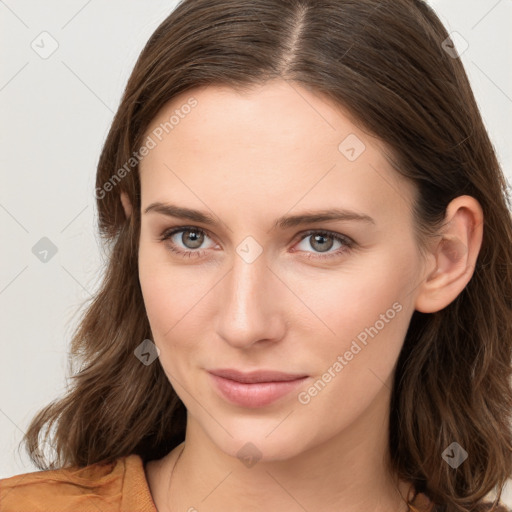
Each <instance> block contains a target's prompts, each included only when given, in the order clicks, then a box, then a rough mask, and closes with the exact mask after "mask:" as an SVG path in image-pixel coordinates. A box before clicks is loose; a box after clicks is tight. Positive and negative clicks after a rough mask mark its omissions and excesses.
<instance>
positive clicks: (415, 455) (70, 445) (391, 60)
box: [22, 0, 512, 512]
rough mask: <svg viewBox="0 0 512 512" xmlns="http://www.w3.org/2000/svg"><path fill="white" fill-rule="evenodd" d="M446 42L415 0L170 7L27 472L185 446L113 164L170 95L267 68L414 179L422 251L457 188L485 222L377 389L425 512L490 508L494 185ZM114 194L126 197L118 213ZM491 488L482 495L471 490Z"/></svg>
mask: <svg viewBox="0 0 512 512" xmlns="http://www.w3.org/2000/svg"><path fill="white" fill-rule="evenodd" d="M450 47H452V44H451V39H450V36H449V34H448V33H447V31H446V29H445V27H444V26H443V24H442V23H441V21H440V20H439V18H438V16H437V15H436V14H435V12H434V11H433V10H432V8H430V7H429V6H428V5H427V4H426V3H425V2H423V1H421V0H183V1H181V2H180V3H179V4H177V6H176V8H175V9H174V10H173V11H172V12H171V13H170V15H169V16H168V17H167V18H166V19H165V20H164V21H163V22H162V23H161V24H160V25H159V26H158V28H157V29H156V31H155V32H154V33H153V34H152V36H151V37H150V39H149V40H148V42H147V43H146V45H145V47H144V49H143V51H142V52H141V54H140V56H139V58H138V60H137V62H136V64H135V66H134V69H133V71H132V73H131V76H130V78H129V80H128V83H127V85H126V88H125V90H124V93H123V96H122V99H121V102H120V105H119V107H118V109H117V112H116V114H115V117H114V119H113V122H112V124H111V127H110V131H109V133H108V135H107V138H106V140H105V143H104V145H103V148H102V151H101V154H100V157H99V161H98V166H97V174H96V205H97V209H98V223H99V232H100V235H101V238H102V243H103V244H104V247H105V249H106V251H107V254H108V258H107V265H106V268H105V272H104V275H103V276H102V278H103V279H102V282H101V286H100V288H99V290H98V292H97V293H96V294H95V295H94V296H93V297H92V298H91V299H89V300H88V301H87V302H86V304H85V305H86V307H85V308H84V311H83V313H82V314H81V317H80V321H79V323H78V326H77V327H76V329H75V330H74V332H73V336H72V340H71V347H70V359H69V362H70V364H69V372H70V380H69V382H68V385H67V389H66V392H65V394H64V395H63V396H62V397H59V398H58V399H55V400H54V401H52V402H51V403H50V404H48V405H47V406H45V407H44V408H43V409H41V410H40V411H39V412H38V413H37V414H36V415H35V416H34V418H33V419H32V421H31V423H30V425H29V428H28V430H27V433H26V435H25V437H24V438H23V440H22V444H24V446H25V448H26V450H27V451H28V453H29V455H30V457H31V460H32V461H33V462H34V463H35V464H36V465H37V467H38V468H39V469H54V468H59V467H65V466H86V465H90V464H93V463H96V462H100V461H113V460H114V459H116V458H118V457H121V456H126V455H129V454H133V453H135V454H138V455H140V457H142V459H143V460H144V461H145V462H146V461H149V460H153V459H157V458H161V457H163V456H164V455H166V454H167V453H168V452H169V451H170V450H172V449H173V448H174V447H175V446H177V445H178V444H179V443H181V442H182V441H183V440H184V436H185V426H186V409H185V406H184V404H183V402H182V401H181V400H180V399H179V397H178V395H177V394H176V392H175V391H174V389H173V388H172V386H171V384H170V383H169V381H168V379H167V377H166V375H165V373H164V371H163V369H162V366H161V364H160V362H159V360H158V359H157V360H156V361H155V364H151V365H144V364H142V363H141V361H140V360H139V359H138V358H137V357H135V355H134V350H135V349H136V348H137V347H138V346H139V345H140V343H141V342H142V341H143V340H145V339H153V337H152V333H151V329H150V325H149V322H148V318H147V314H146V311H145V307H144V301H143V295H142V293H141V287H140V284H139V278H138V267H137V263H138V262H137V254H138V244H139V235H140V179H139V169H138V165H133V166H131V167H128V168H127V167H126V163H127V162H128V161H129V160H130V158H133V154H134V152H137V151H138V149H139V148H140V147H141V146H142V145H143V144H144V137H145V136H146V134H147V130H148V126H149V125H150V123H151V121H152V120H153V119H154V118H155V116H156V114H157V113H158V112H159V111H160V110H161V108H162V107H163V106H164V105H165V104H166V103H167V102H168V101H169V100H171V99H172V98H174V97H175V96H176V95H178V94H181V93H183V92H185V91H189V90H190V91H191V90H192V89H193V88H195V87H199V86H208V85H228V86H230V87H232V88H233V89H234V90H237V91H246V90H249V89H251V88H252V87H257V86H258V85H263V84H264V83H265V82H267V81H268V80H273V79H281V80H286V81H288V82H289V83H290V84H297V85H300V86H302V87H304V88H306V89H308V90H310V91H312V92H315V93H318V94H322V95H325V96H326V97H327V98H329V99H331V100H332V101H334V102H336V104H338V105H340V106H341V107H343V108H344V109H345V111H346V112H348V113H349V114H350V115H351V116H352V117H353V119H354V120H355V121H354V122H356V123H357V125H358V126H360V127H361V129H363V130H364V131H365V132H366V133H368V134H371V135H373V136H375V137H377V138H378V139H380V141H382V143H383V145H384V147H385V148H387V149H388V150H389V153H388V154H389V160H390V162H392V165H393V167H394V168H395V169H396V172H398V173H400V174H401V175H402V176H404V177H405V178H407V179H409V180H411V182H412V183H413V184H414V185H415V189H416V190H417V198H416V199H415V203H414V205H413V216H414V222H415V228H416V233H417V239H418V244H419V246H420V247H426V246H427V245H426V244H427V241H428V240H429V239H430V237H432V236H436V234H437V233H438V232H439V229H440V227H441V226H442V224H443V221H444V218H445V213H446V207H447V205H448V203H449V202H450V201H451V200H452V199H454V198H455V197H457V196H460V195H470V196H473V197H474V198H476V199H477V200H478V202H479V203H480V205H481V207H482V209H483V213H484V232H483V241H482V246H481V249H480V252H479V255H478V258H477V261H476V264H475V268H474V273H473V276H472V277H471V279H470V281H469V282H468V284H467V285H466V287H465V288H464V289H463V291H462V292H461V293H460V294H459V295H458V296H457V297H456V299H455V300H453V301H452V302H451V303H450V304H449V305H448V306H446V307H445V308H443V309H442V310H440V311H437V312H435V313H430V314H426V313H421V312H419V311H415V312H414V313H413V316H412V318H411V322H410V325H409V328H408V331H407V334H406V338H405V340H404V344H403V347H402V350H401V352H400V355H399V357H398V361H397V364H396V371H395V376H394V382H393V389H392V394H391V409H390V428H389V450H390V454H391V457H390V464H391V466H390V471H392V472H393V474H395V475H397V476H398V477H399V478H400V479H402V480H405V481H408V482H410V483H411V484H413V486H414V489H415V490H416V492H418V493H419V492H421V493H424V494H426V495H427V496H428V497H429V498H430V499H431V500H432V501H433V502H434V504H435V510H436V511H443V512H464V511H472V512H476V511H483V510H506V509H505V508H504V507H503V506H502V505H500V496H501V494H502V490H503V487H504V485H505V483H506V481H507V479H508V478H510V477H511V476H512V430H511V411H512V389H511V359H512V358H511V356H512V354H511V347H512V220H511V214H510V212H511V203H510V192H509V190H508V189H507V182H506V179H505V177H504V174H503V171H502V169H501V167H500V164H499V162H498V159H497V156H496V153H495V150H494V148H493V145H492V143H491V141H490V138H489V135H488V133H487V131H486V129H485V126H484V123H483V121H482V117H481V114H480V112H479V109H478V106H477V103H476V101H475V98H474V95H473V92H472V89H471V87H470V84H469V81H468V78H467V75H466V72H465V70H464V67H463V64H462V62H461V59H460V58H457V56H456V55H453V52H452V53H451V52H449V51H447V48H450ZM191 94H192V93H191ZM132 163H133V162H132ZM122 168H124V169H125V172H124V173H122V178H120V176H121V173H119V172H118V171H119V170H120V169H122ZM126 169H128V170H126ZM115 176H117V178H118V179H117V180H116V181H114V179H113V178H114V177H115ZM107 183H110V184H111V186H109V187H106V186H105V184H107ZM121 191H124V192H125V193H126V194H127V195H128V197H129V199H130V201H131V204H132V206H133V210H132V215H131V216H130V217H129V218H126V216H125V213H124V210H123V208H122V204H121V201H120V193H121ZM340 406H341V405H340ZM453 442H457V443H458V444H459V445H460V446H461V447H462V448H463V449H464V450H465V451H466V452H467V454H468V457H467V459H466V460H465V461H464V462H463V463H462V464H461V465H459V466H458V467H457V468H453V467H451V466H450V465H449V464H447V463H446V462H445V460H443V458H442V454H443V452H444V451H445V449H446V448H447V447H449V446H450V445H451V444H452V443H453ZM47 444H48V445H51V446H52V447H53V450H54V452H53V453H54V455H55V456H54V457H52V458H51V457H49V456H46V455H45V450H44V446H45V445H47ZM491 492H494V493H495V494H496V496H497V498H496V500H495V501H494V503H488V502H487V501H486V497H487V495H488V494H489V493H491Z"/></svg>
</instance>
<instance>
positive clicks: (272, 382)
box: [208, 369, 308, 408]
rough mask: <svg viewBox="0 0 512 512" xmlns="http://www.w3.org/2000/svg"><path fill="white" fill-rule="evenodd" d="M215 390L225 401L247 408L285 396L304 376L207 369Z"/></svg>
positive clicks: (305, 376)
mask: <svg viewBox="0 0 512 512" xmlns="http://www.w3.org/2000/svg"><path fill="white" fill-rule="evenodd" d="M208 373H209V374H210V376H211V378H212V381H213V382H214V384H215V389H216V390H217V391H218V392H219V393H220V395H221V396H222V397H223V398H224V399H226V400H228V401H229V402H231V403H233V404H235V405H239V406H242V407H247V408H256V407H264V406H266V405H269V404H271V403H272V402H275V401H276V400H278V399H279V398H282V397H283V396H285V395H287V394H288V393H290V392H291V391H293V390H294V389H295V388H296V387H297V386H299V385H300V384H301V383H302V382H304V380H306V379H307V378H308V376H307V375H304V374H290V373H283V372H278V371H273V370H257V371H253V372H240V371H238V370H233V369H220V370H209V371H208Z"/></svg>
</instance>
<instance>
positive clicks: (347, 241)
mask: <svg viewBox="0 0 512 512" xmlns="http://www.w3.org/2000/svg"><path fill="white" fill-rule="evenodd" d="M183 231H193V232H196V233H202V234H204V235H207V236H208V237H209V238H211V237H210V236H209V235H208V232H207V231H205V230H204V229H201V228H197V227H195V226H179V227H176V228H171V229H168V230H166V231H164V232H163V233H162V234H161V235H160V237H159V240H160V241H161V242H169V239H170V238H172V236H173V235H175V234H176V233H180V232H183ZM311 235H321V236H325V237H328V238H333V239H334V240H336V241H338V242H341V243H342V244H343V245H344V247H342V248H340V249H338V250H337V251H334V252H331V253H329V254H327V255H323V254H320V253H316V255H315V253H307V256H306V257H307V258H308V259H315V260H325V259H330V258H334V257H337V256H340V255H341V254H345V253H347V252H349V251H350V250H352V248H353V247H354V246H355V245H356V243H355V242H354V241H353V240H352V239H351V238H349V237H347V236H346V235H340V234H338V233H333V232H331V231H323V230H313V229H311V230H309V231H307V232H306V233H303V236H302V238H301V239H300V240H299V241H298V243H300V242H302V240H304V239H306V238H308V237H309V236H311ZM168 245H169V250H170V251H171V252H173V253H175V254H178V255H179V256H181V257H184V258H186V257H188V258H191V257H194V258H195V257H201V256H202V253H203V252H205V251H206V249H204V250H197V251H192V250H189V251H183V250H180V249H176V247H175V245H174V244H173V243H172V242H170V243H169V244H168ZM193 255H194V256H193Z"/></svg>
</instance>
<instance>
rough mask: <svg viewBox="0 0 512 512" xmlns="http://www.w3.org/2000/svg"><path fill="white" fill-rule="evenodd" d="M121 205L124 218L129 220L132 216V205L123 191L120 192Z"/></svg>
mask: <svg viewBox="0 0 512 512" xmlns="http://www.w3.org/2000/svg"><path fill="white" fill-rule="evenodd" d="M121 203H122V205H123V209H124V213H125V215H126V218H127V219H129V218H130V217H131V214H132V204H131V202H130V199H129V197H128V194H127V193H126V192H124V191H122V192H121Z"/></svg>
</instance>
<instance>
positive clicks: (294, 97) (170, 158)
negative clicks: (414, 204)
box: [140, 81, 414, 216]
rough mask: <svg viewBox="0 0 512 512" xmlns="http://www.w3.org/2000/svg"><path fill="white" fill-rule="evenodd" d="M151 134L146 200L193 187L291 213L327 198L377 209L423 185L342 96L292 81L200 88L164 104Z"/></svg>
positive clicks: (194, 196) (190, 192) (144, 165)
mask: <svg viewBox="0 0 512 512" xmlns="http://www.w3.org/2000/svg"><path fill="white" fill-rule="evenodd" d="M191 105H193V106H191ZM146 137H152V138H153V139H154V141H155V143H156V145H155V147H154V149H152V150H151V151H150V152H149V154H148V155H147V156H145V157H144V158H143V160H142V162H141V165H140V173H141V184H142V196H143V203H145V204H146V205H147V204H148V203H149V202H150V201H151V202H152V201H157V200H159V201H166V200H169V201H171V200H172V202H179V199H180V198H184V197H187V203H188V205H189V206H191V207H197V208H201V207H202V208H201V209H204V204H203V205H201V204H200V202H198V199H199V198H200V197H204V198H208V199H209V200H210V201H212V200H213V201H215V200H217V199H218V200H224V202H225V203H227V204H231V205H233V207H236V206H238V205H240V206H241V207H245V208H249V207H254V208H261V205H262V204H267V205H273V206H275V207H276V208H277V210H276V211H279V212H280V213H281V214H282V210H283V208H285V209H289V208H291V207H292V206H293V204H297V203H298V202H299V201H300V206H301V207H303V208H309V207H318V206H319V203H320V205H321V206H327V205H326V204H324V203H326V201H327V202H329V203H336V204H329V206H340V205H341V206H343V207H346V208H350V207H352V208H354V209H359V210H362V209H364V210H365V212H367V213H369V214H370V215H372V214H373V215H377V211H378V210H379V209H380V210H382V208H389V206H390V205H391V206H393V205H394V206H396V207H398V206H399V205H398V203H397V201H396V199H397V198H398V199H401V200H402V201H401V202H402V203H404V202H405V203H407V204H404V205H403V206H404V207H408V205H409V202H410V200H411V198H412V195H413V192H414V190H413V188H412V185H411V184H409V183H408V182H405V180H404V179H403V178H401V177H400V176H399V175H398V173H397V172H396V171H395V170H394V169H393V168H392V167H391V165H390V164H389V162H388V160H387V159H386V157H385V154H384V150H385V147H384V145H383V144H382V143H381V142H380V141H379V140H378V139H376V138H375V137H372V136H370V135H368V134H367V133H365V132H364V131H362V129H361V128H359V127H358V126H356V125H355V124H354V123H353V122H352V120H351V117H350V115H349V114H348V113H347V112H346V111H345V110H344V109H343V108H342V107H341V106H339V105H337V104H335V103H333V102H331V101H330V100H329V99H328V98H326V97H325V96H322V95H319V94H317V93H313V92H311V91H308V90H306V89H304V88H302V87H300V86H299V85H297V84H291V83H290V82H286V81H273V82H268V83H267V84H265V85H263V86H258V87H254V88H253V89H252V90H250V91H244V92H239V91H235V90H234V89H232V88H230V87H227V86H213V85H210V86H207V87H200V88H195V89H192V90H190V91H187V92H185V93H183V94H180V95H179V96H176V97H175V98H173V99H172V100H171V101H170V102H168V103H167V104H166V105H165V106H164V107H163V108H162V109H161V110H160V112H159V113H158V114H157V116H156V117H155V118H154V119H153V120H152V122H151V123H150V125H149V127H148V130H147V131H146ZM213 195H214V196H215V197H212V196H213ZM191 203H193V205H192V204H191ZM143 206H144V205H143ZM395 209H396V208H395ZM373 215H372V216H373Z"/></svg>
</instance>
